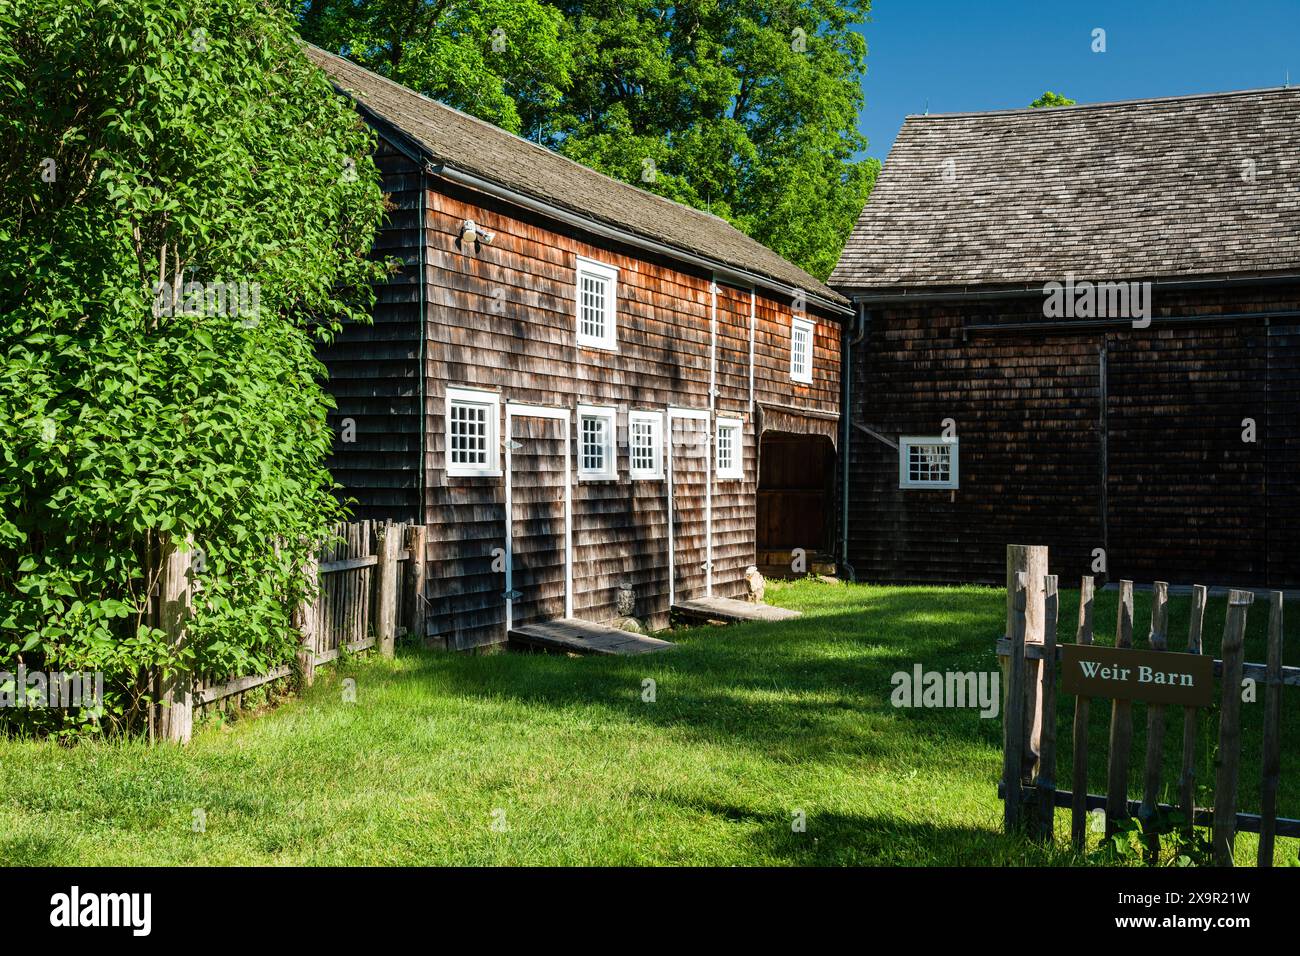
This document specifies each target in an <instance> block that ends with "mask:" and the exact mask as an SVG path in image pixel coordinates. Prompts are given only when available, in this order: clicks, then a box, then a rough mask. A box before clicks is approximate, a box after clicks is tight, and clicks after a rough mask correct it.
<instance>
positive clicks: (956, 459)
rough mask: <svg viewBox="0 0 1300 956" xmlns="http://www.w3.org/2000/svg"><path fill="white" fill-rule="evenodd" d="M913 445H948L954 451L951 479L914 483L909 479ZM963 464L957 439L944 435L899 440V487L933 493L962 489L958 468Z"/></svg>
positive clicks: (950, 461)
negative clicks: (926, 490) (909, 460)
mask: <svg viewBox="0 0 1300 956" xmlns="http://www.w3.org/2000/svg"><path fill="white" fill-rule="evenodd" d="M913 445H947V446H949V447H950V448H951V449H952V452H951V454H950V456H949V464H950V465H951V467H950V469H949V478H948V480H947V481H912V480H911V478H909V477H908V467H907V464H908V459H909V458H910V457H911V455H910V450H911V447H912V446H913ZM960 462H961V450H960V448H959V447H958V439H957V438H956V437H952V438H944V437H943V436H942V435H903V436H902V437H900V438H899V439H898V487H900V488H921V489H928V490H931V491H939V490H943V489H948V488H952V489H956V488H960V487H961V482H960V476H959V475H958V472H957V468H958V465H959V464H960Z"/></svg>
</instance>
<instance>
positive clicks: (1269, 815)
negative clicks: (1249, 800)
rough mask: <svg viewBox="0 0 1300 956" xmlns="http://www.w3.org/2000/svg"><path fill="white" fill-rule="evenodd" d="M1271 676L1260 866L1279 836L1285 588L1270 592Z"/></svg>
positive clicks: (1267, 691)
mask: <svg viewBox="0 0 1300 956" xmlns="http://www.w3.org/2000/svg"><path fill="white" fill-rule="evenodd" d="M1267 666H1268V676H1267V677H1266V678H1265V679H1266V681H1267V687H1266V689H1265V692H1264V693H1265V697H1264V759H1263V773H1264V779H1263V782H1262V783H1261V785H1260V809H1259V857H1258V860H1257V861H1256V862H1258V864H1259V865H1260V866H1272V865H1273V841H1274V838H1275V837H1276V836H1277V786H1278V780H1279V777H1280V776H1281V773H1282V751H1281V743H1280V741H1281V733H1282V592H1281V591H1274V592H1273V593H1272V594H1270V595H1269V614H1268V665H1267Z"/></svg>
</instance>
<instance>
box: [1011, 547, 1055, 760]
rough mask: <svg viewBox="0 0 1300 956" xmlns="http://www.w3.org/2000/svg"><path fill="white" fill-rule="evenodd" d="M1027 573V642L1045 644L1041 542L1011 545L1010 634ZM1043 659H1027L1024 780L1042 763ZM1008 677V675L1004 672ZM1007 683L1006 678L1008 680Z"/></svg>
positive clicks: (1043, 552)
mask: <svg viewBox="0 0 1300 956" xmlns="http://www.w3.org/2000/svg"><path fill="white" fill-rule="evenodd" d="M1021 573H1023V574H1024V575H1025V581H1026V585H1027V586H1026V589H1025V606H1024V620H1025V643H1026V644H1037V645H1041V644H1042V643H1043V610H1044V608H1043V580H1044V578H1046V577H1047V547H1046V545H1041V544H1009V545H1007V634H1008V635H1010V634H1011V617H1012V614H1013V613H1014V609H1013V607H1012V601H1011V592H1012V589H1013V588H1014V586H1015V578H1016V575H1017V574H1021ZM1042 663H1043V662H1042V660H1041V659H1038V658H1033V657H1026V658H1025V673H1024V689H1025V704H1024V711H1023V714H1024V720H1025V723H1026V726H1025V729H1024V731H1023V732H1022V734H1023V736H1022V740H1023V741H1024V756H1023V763H1022V765H1021V768H1020V776H1021V778H1022V779H1024V780H1031V779H1033V773H1034V767H1035V765H1036V764H1037V763H1038V754H1039V746H1040V744H1039V738H1040V736H1041V733H1042V725H1041V723H1040V720H1041V717H1042V708H1041V707H1040V706H1039V700H1040V696H1041V691H1042V674H1043V668H1042ZM1003 676H1004V677H1005V676H1006V675H1003ZM1004 683H1005V681H1004Z"/></svg>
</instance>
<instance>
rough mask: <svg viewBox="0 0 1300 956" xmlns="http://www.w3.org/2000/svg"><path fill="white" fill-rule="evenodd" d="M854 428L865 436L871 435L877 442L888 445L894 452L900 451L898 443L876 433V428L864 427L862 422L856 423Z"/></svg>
mask: <svg viewBox="0 0 1300 956" xmlns="http://www.w3.org/2000/svg"><path fill="white" fill-rule="evenodd" d="M853 427H854V428H856V429H857V430H858V431H860V432H862V433H863V434H864V435H870V436H871V437H872V438H874V439H875V440H876V441H878V442H881V443H883V444H886V445H888V446H889V447H890V448H892V449H894V451H898V442H896V441H894V440H893V439H890V438H886V437H885V436H884V435H882V434H881V433H880V432H878V431H876V430H875V429H874V428H868V427H867V426H866V425H863V424H862V423H861V422H854V423H853Z"/></svg>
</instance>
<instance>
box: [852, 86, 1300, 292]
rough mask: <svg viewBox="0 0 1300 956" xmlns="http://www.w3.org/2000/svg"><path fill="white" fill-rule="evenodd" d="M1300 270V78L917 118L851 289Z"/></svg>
mask: <svg viewBox="0 0 1300 956" xmlns="http://www.w3.org/2000/svg"><path fill="white" fill-rule="evenodd" d="M1296 271H1300V88H1289V89H1288V88H1280V89H1267V90H1250V91H1244V92H1236V93H1219V94H1211V95H1203V96H1185V97H1174V98H1167V99H1152V100H1133V101H1128V102H1120V103H1102V104H1094V105H1083V106H1073V107H1060V108H1054V109H1029V110H1006V111H1000V112H989V113H951V114H940V115H933V116H909V117H908V118H907V120H906V122H905V123H904V124H903V128H902V131H901V132H900V133H899V136H898V139H897V140H896V141H895V143H894V147H893V149H892V150H891V151H890V154H889V159H888V160H887V162H886V163H885V166H884V169H883V171H882V173H881V176H880V179H879V181H878V182H877V183H876V186H875V190H874V192H873V193H872V194H871V198H870V200H869V201H868V202H867V204H866V207H865V208H864V209H863V211H862V215H861V216H860V217H859V219H858V222H857V224H856V226H855V227H854V229H853V233H852V235H851V237H850V238H849V241H848V244H847V245H846V246H845V248H844V251H843V253H842V254H841V256H840V260H839V263H838V264H837V266H836V267H835V271H834V272H833V273H832V274H831V278H830V284H831V285H833V286H835V287H836V288H837V289H839V290H840V291H842V292H848V291H853V290H860V291H863V292H888V291H891V290H901V291H908V290H913V289H920V288H930V289H935V288H954V287H970V286H997V285H1018V284H1030V283H1041V282H1047V281H1051V280H1058V281H1063V280H1064V279H1065V277H1066V275H1067V274H1068V273H1073V275H1074V276H1076V277H1077V278H1079V279H1091V280H1109V279H1139V278H1151V279H1162V278H1170V279H1174V278H1184V277H1186V278H1193V277H1217V276H1224V275H1255V274H1269V273H1285V272H1296Z"/></svg>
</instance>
